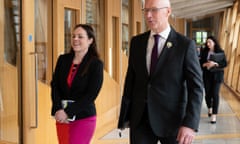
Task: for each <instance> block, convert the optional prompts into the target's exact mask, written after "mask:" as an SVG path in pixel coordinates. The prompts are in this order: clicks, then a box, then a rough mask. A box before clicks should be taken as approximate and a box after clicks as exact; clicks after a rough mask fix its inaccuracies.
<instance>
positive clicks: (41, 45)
mask: <svg viewBox="0 0 240 144" xmlns="http://www.w3.org/2000/svg"><path fill="white" fill-rule="evenodd" d="M51 5H52V3H51V1H48V0H35V52H36V53H37V58H38V65H37V67H38V79H39V80H41V81H42V82H46V83H47V82H49V81H50V77H51V68H49V67H50V65H49V64H50V63H51V59H50V58H48V55H51V53H52V42H51V37H52V25H51V21H50V20H51V12H52V11H51V9H49V8H51ZM47 70H48V71H47Z"/></svg>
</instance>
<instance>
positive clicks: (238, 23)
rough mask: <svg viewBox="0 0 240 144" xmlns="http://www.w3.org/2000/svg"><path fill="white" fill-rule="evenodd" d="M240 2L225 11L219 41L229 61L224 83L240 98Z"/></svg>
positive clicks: (238, 0) (239, 0)
mask: <svg viewBox="0 0 240 144" xmlns="http://www.w3.org/2000/svg"><path fill="white" fill-rule="evenodd" d="M239 3H240V0H237V1H236V2H235V4H234V6H233V7H232V8H229V9H227V10H225V11H224V15H223V19H222V26H221V27H220V29H219V36H218V38H219V41H220V44H221V46H222V47H223V49H224V51H225V53H226V56H227V61H228V66H227V67H226V68H225V75H224V83H225V84H226V85H227V86H228V87H229V88H230V90H231V91H232V92H234V93H235V94H236V96H237V97H238V98H240V33H239V31H240V29H239V27H240V5H239Z"/></svg>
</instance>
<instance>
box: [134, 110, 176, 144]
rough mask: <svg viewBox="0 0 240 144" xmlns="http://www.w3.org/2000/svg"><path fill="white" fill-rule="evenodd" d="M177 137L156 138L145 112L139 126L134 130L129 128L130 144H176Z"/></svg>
mask: <svg viewBox="0 0 240 144" xmlns="http://www.w3.org/2000/svg"><path fill="white" fill-rule="evenodd" d="M176 139H177V136H170V137H158V136H156V135H155V134H154V132H153V130H152V128H151V126H150V123H149V120H148V114H147V110H145V112H144V114H143V117H142V119H141V122H140V124H139V125H138V127H136V128H130V144H157V143H158V141H160V142H161V144H178V143H177V141H176Z"/></svg>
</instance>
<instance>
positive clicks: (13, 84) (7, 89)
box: [0, 63, 19, 142]
mask: <svg viewBox="0 0 240 144" xmlns="http://www.w3.org/2000/svg"><path fill="white" fill-rule="evenodd" d="M2 68H3V70H4V71H1V74H3V75H2V80H3V81H2V82H5V83H3V84H4V85H1V90H2V91H1V100H2V103H1V108H0V116H1V117H0V118H1V119H0V121H1V138H0V139H1V140H4V141H8V142H18V134H19V133H18V132H19V125H18V81H16V80H17V75H18V72H17V68H16V67H15V66H12V65H10V64H8V63H4V65H3V67H2ZM6 82H7V83H6Z"/></svg>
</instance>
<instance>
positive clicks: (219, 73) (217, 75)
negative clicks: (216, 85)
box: [200, 50, 227, 82]
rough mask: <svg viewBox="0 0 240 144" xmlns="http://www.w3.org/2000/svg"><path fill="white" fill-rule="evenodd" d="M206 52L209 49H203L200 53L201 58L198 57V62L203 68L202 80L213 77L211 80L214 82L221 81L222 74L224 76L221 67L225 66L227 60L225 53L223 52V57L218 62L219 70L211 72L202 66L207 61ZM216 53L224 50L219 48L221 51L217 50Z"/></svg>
mask: <svg viewBox="0 0 240 144" xmlns="http://www.w3.org/2000/svg"><path fill="white" fill-rule="evenodd" d="M208 52H209V50H203V51H202V53H201V58H200V63H201V67H202V70H203V80H204V81H206V79H209V78H212V77H213V80H214V81H215V82H222V81H223V76H224V70H223V68H225V67H226V66H227V61H226V57H225V54H224V59H223V60H222V61H221V62H218V65H219V66H218V68H219V70H218V71H214V72H211V71H210V70H208V69H207V68H206V67H203V64H204V63H205V62H207V61H208V59H207V57H208ZM216 53H224V51H223V50H221V51H218V52H216Z"/></svg>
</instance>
